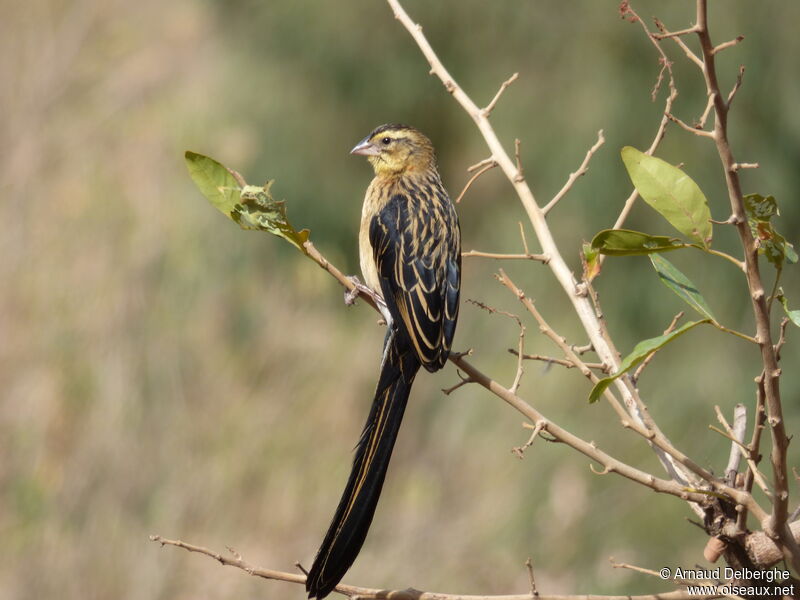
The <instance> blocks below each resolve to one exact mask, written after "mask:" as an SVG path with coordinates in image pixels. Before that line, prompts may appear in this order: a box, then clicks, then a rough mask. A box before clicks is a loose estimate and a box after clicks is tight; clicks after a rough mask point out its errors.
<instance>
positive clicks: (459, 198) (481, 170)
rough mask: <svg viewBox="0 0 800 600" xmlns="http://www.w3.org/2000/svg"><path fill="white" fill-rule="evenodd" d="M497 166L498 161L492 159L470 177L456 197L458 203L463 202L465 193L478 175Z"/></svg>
mask: <svg viewBox="0 0 800 600" xmlns="http://www.w3.org/2000/svg"><path fill="white" fill-rule="evenodd" d="M496 166H497V163H496V162H495V161H493V160H490V161H489V162H488V163H486V164H484V165H483V166H482V167H481V168H480V169H478V172H477V173H475V174H474V175H473V176H472V177H470V178H469V181H467V184H466V185H465V186H464V189H463V190H461V193H460V194H459V195H458V197H457V198H456V204H459V203H460V202H461V199H462V198H463V197H464V194H466V193H467V190H468V189H469V188H470V187H471V186H472V184H473V183H475V181H476V180H477V179H478V177H480V176H481V175H483V174H484V173H486V171H489V170H490V169H494V168H495V167H496Z"/></svg>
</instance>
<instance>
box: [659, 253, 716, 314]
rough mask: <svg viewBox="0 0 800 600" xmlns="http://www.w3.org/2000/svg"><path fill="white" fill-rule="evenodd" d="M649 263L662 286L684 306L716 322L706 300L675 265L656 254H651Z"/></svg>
mask: <svg viewBox="0 0 800 600" xmlns="http://www.w3.org/2000/svg"><path fill="white" fill-rule="evenodd" d="M650 262H651V263H653V268H654V269H655V270H656V273H658V278H659V279H660V280H661V282H662V283H663V284H664V285H666V286H667V287H668V288H669V289H671V290H672V291H673V292H675V293H676V294H677V295H678V296H679V297H680V298H681V299H682V300H683V301H684V302H686V304H688V305H689V306H691V307H692V308H693V309H694V310H696V311H697V312H698V313H700V314H701V315H702V316H704V317H706V318H708V319H711V320H712V321H716V320H717V319H716V317H714V314H713V313H712V312H711V308H710V307H709V306H708V303H707V302H706V299H705V298H703V296H702V294H700V292H699V291H698V289H697V287H696V286H695V285H694V283H692V281H691V280H690V279H689V278H688V277H686V275H684V274H683V273H681V272H680V271H679V270H678V268H677V267H675V265H673V264H672V263H671V262H669V261H668V260H667V259H666V258H664V257H663V256H660V255H658V254H651V255H650Z"/></svg>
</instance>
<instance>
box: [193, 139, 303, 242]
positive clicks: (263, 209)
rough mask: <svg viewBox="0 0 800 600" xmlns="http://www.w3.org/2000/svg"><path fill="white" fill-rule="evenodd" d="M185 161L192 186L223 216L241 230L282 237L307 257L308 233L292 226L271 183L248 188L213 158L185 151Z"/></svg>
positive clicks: (283, 205) (239, 178)
mask: <svg viewBox="0 0 800 600" xmlns="http://www.w3.org/2000/svg"><path fill="white" fill-rule="evenodd" d="M185 157H186V166H187V167H188V168H189V174H190V175H191V177H192V180H193V181H194V182H195V185H197V187H198V188H199V189H200V191H201V192H202V193H203V195H204V196H205V197H206V198H208V199H209V201H210V202H211V204H213V205H214V206H215V207H217V208H218V209H219V211H220V212H222V214H224V215H225V216H226V217H228V218H229V219H231V220H233V221H235V222H236V223H238V225H239V226H240V227H241V228H242V229H258V230H260V231H268V232H269V233H272V234H273V235H277V236H279V237H282V238H283V239H285V240H286V241H287V242H289V243H290V244H292V245H293V246H294V247H296V248H297V249H298V250H300V251H301V252H302V253H303V254H306V249H305V247H304V246H303V244H304V243H305V242H306V240H308V235H309V231H308V229H303V230H301V231H297V230H296V229H295V228H294V227H292V226H291V224H290V223H289V219H288V218H287V217H286V205H285V203H284V202H283V201H276V200H273V198H272V195H271V194H270V191H269V190H270V187H271V186H272V183H273V182H272V181H268V182H267V183H266V185H264V186H263V187H259V186H256V185H247V184H245V182H244V179H242V176H241V175H239V174H238V173H237V172H236V171H232V170H231V169H228V168H227V167H225V166H224V165H222V164H221V163H219V162H217V161H216V160H214V159H213V158H209V157H208V156H203V155H202V154H198V153H196V152H191V151H187V152H186V155H185Z"/></svg>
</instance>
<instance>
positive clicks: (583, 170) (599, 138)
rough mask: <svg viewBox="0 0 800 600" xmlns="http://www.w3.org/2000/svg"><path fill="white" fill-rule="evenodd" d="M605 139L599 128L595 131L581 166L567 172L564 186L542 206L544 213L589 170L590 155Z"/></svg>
mask: <svg viewBox="0 0 800 600" xmlns="http://www.w3.org/2000/svg"><path fill="white" fill-rule="evenodd" d="M605 141H606V138H605V137H603V130H602V129H601V130H600V131H598V132H597V141H596V142H595V143H594V145H593V146H592V147H591V148H589V151H588V152H587V153H586V157H585V158H584V159H583V162H582V163H581V166H580V167H578V170H577V171H575V172H573V173H570V174H569V179H567V183H565V184H564V187H562V188H561V190H559V192H558V193H557V194H556V195H555V196H553V199H552V200H550V202H548V203H547V204H546V205H545V206H544V207H543V208H542V212H543V213H544V214H545V215H546V214H547V213H548V212H550V209H551V208H553V207H554V206H555V205H556V204H558V202H559V201H560V200H561V199H562V198H563V197H564V196H566V194H567V192H569V191H570V190H571V189H572V186H573V185H574V184H575V181H576V180H577V179H578V177H580V176H582V175H584V174H585V173H586V171H588V170H589V161H590V160H592V156H594V153H595V152H597V150H598V149H599V148H600V146H602V145H603V144H604V143H605Z"/></svg>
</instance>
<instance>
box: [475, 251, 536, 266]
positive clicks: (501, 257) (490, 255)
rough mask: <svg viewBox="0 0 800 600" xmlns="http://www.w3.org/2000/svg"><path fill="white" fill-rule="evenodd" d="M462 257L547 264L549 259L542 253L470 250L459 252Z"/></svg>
mask: <svg viewBox="0 0 800 600" xmlns="http://www.w3.org/2000/svg"><path fill="white" fill-rule="evenodd" d="M461 257H462V258H493V259H495V260H535V261H538V262H540V263H544V264H547V261H549V260H550V259H549V258H548V257H547V256H546V255H544V254H502V253H501V254H498V253H495V252H479V251H478V250H470V251H468V252H462V253H461Z"/></svg>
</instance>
